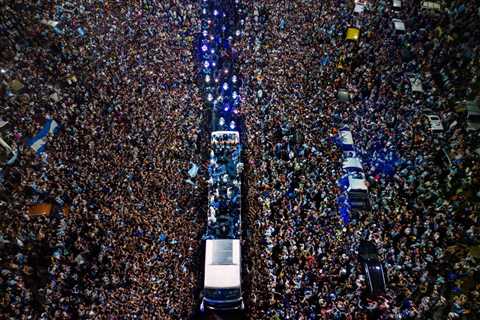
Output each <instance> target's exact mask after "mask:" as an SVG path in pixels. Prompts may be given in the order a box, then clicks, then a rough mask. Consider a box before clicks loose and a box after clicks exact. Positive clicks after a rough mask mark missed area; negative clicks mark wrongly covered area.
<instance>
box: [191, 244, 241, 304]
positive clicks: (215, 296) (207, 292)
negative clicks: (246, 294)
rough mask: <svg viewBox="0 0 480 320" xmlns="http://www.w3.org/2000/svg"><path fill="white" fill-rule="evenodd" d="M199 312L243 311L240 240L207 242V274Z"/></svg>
mask: <svg viewBox="0 0 480 320" xmlns="http://www.w3.org/2000/svg"><path fill="white" fill-rule="evenodd" d="M204 276H205V277H204V289H203V300H202V303H201V305H200V310H201V311H202V312H203V311H205V310H206V309H210V310H243V309H244V304H243V298H242V286H241V251H240V240H239V239H215V240H206V241H205V275H204Z"/></svg>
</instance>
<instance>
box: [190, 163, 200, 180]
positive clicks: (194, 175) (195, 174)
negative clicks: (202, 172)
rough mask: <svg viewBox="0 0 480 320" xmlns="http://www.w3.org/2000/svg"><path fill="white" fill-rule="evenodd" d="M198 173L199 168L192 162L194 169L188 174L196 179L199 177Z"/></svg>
mask: <svg viewBox="0 0 480 320" xmlns="http://www.w3.org/2000/svg"><path fill="white" fill-rule="evenodd" d="M197 173H198V166H197V165H196V164H195V163H193V162H192V167H191V168H190V170H188V174H189V175H190V177H192V178H195V177H196V176H197Z"/></svg>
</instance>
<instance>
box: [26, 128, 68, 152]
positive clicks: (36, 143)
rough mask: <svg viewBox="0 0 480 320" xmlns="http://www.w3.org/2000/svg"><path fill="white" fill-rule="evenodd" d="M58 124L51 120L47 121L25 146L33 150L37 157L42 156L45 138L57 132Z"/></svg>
mask: <svg viewBox="0 0 480 320" xmlns="http://www.w3.org/2000/svg"><path fill="white" fill-rule="evenodd" d="M59 128H60V127H59V125H58V123H57V122H56V121H55V120H53V119H48V120H47V121H46V122H45V124H44V125H43V128H42V129H41V130H40V131H39V132H38V133H37V134H36V135H35V136H34V137H33V138H31V139H29V140H28V141H27V145H28V146H29V147H30V148H32V149H33V150H35V153H36V154H37V155H40V154H42V153H43V152H44V151H45V146H46V144H47V136H48V135H49V134H52V135H53V134H55V133H57V131H58V130H59Z"/></svg>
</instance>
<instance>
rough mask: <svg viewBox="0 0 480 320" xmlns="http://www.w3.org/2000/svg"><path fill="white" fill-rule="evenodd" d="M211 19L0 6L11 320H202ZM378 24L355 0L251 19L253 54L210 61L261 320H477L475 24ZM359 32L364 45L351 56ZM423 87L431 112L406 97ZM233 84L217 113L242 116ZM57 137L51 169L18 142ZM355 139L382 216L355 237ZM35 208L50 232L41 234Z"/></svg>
mask: <svg viewBox="0 0 480 320" xmlns="http://www.w3.org/2000/svg"><path fill="white" fill-rule="evenodd" d="M198 2H200V1H187V0H169V1H159V0H142V1H139V2H130V1H127V2H118V1H107V0H106V1H100V2H95V1H91V0H82V1H80V2H77V3H74V4H73V3H70V2H67V1H63V2H59V3H51V2H42V3H35V4H34V3H32V4H29V3H25V2H22V1H13V2H11V1H2V0H0V16H1V19H0V46H1V48H2V50H0V82H1V85H0V103H1V105H2V108H1V109H0V120H1V123H2V127H1V128H0V129H1V130H2V131H1V135H2V138H3V139H4V140H5V141H7V142H8V143H9V145H10V146H11V147H12V149H15V150H18V157H17V159H16V161H15V162H14V163H13V164H9V165H6V166H3V167H2V170H1V171H0V210H1V212H2V214H1V215H0V224H1V227H0V252H1V255H0V301H1V304H0V312H1V314H2V315H5V316H6V317H7V318H10V319H27V318H32V317H33V318H38V319H60V318H67V319H70V318H83V319H96V318H112V319H120V318H141V319H150V318H152V319H153V318H158V319H187V318H189V317H190V316H191V315H192V314H193V313H194V309H195V308H196V306H197V303H198V300H199V295H198V293H199V289H200V288H201V280H200V279H199V275H200V274H201V273H200V270H201V269H202V266H201V258H200V252H201V243H202V240H201V239H202V238H203V237H204V235H205V230H207V231H208V229H207V225H208V223H207V219H208V220H209V221H212V219H217V218H218V216H217V214H216V213H215V214H213V215H212V214H211V212H210V211H209V209H208V204H209V201H210V200H209V199H208V196H207V185H208V181H207V179H208V175H209V171H208V160H207V159H208V158H209V154H208V151H209V150H211V146H210V138H209V136H208V133H209V131H210V130H211V128H210V121H209V116H208V115H210V113H211V110H210V109H211V106H210V105H208V102H209V96H208V95H207V96H206V94H205V92H204V82H205V81H207V76H208V77H211V78H208V79H210V80H211V81H214V79H215V78H216V77H217V76H218V77H220V78H222V77H223V76H222V75H218V74H212V75H210V74H202V73H201V72H202V71H199V69H201V68H202V66H200V68H199V67H198V59H197V58H198V57H197V56H196V51H197V49H199V48H198V45H199V42H198V41H196V38H195V37H196V36H197V35H198V36H199V37H201V25H202V22H201V20H202V19H201V15H202V8H201V4H200V3H198ZM215 3H216V2H215ZM365 3H366V5H365V11H364V12H363V13H354V12H353V11H354V10H353V9H354V4H353V2H349V1H340V0H328V1H314V0H302V1H300V0H298V1H272V0H265V1H244V2H243V5H244V8H245V17H242V21H241V24H242V29H241V31H240V30H239V31H238V32H239V33H240V32H241V36H240V37H238V39H235V41H233V42H229V43H228V45H229V46H230V45H231V48H230V49H229V50H228V54H226V55H225V57H223V56H222V57H217V58H219V59H220V60H221V61H226V62H225V63H226V64H225V66H223V63H222V68H219V70H220V72H221V70H223V67H227V68H231V66H230V65H228V63H227V62H228V61H233V60H231V59H227V58H228V57H230V58H231V56H235V59H234V60H235V64H236V68H239V74H238V81H239V83H241V88H240V89H239V92H238V96H239V97H242V98H241V103H240V105H241V108H237V113H238V118H241V119H243V121H244V125H242V127H241V128H242V130H243V131H242V132H241V135H242V144H243V146H242V147H243V149H244V150H245V152H244V155H243V156H244V159H243V160H244V162H245V170H244V171H243V174H244V181H245V185H246V186H247V187H246V188H245V192H246V193H245V194H244V195H243V197H242V201H243V206H242V207H243V208H245V210H244V211H243V212H242V215H243V217H244V221H243V223H244V225H243V226H242V230H244V232H243V235H242V236H243V241H242V244H243V245H244V247H243V248H245V249H244V250H243V261H244V264H243V267H244V271H245V272H244V290H243V291H244V299H245V302H246V307H247V318H249V319H427V318H431V319H447V318H448V319H475V317H476V316H477V315H478V314H480V306H479V304H478V301H479V300H480V298H479V295H480V270H479V267H478V266H479V251H480V250H479V247H478V246H479V236H478V234H479V221H478V212H479V204H478V203H479V201H480V193H479V190H480V178H479V177H480V165H479V155H478V154H477V153H476V151H475V150H478V147H479V145H478V141H480V138H479V136H478V132H475V131H467V130H466V129H465V128H466V126H465V125H464V124H465V116H464V115H463V114H462V113H459V112H457V111H458V110H459V109H461V106H462V105H463V104H464V101H465V100H469V101H473V102H472V103H478V100H479V98H478V97H479V87H480V86H479V83H480V79H479V78H478V72H479V67H478V66H479V65H480V46H479V44H478V41H477V39H478V32H479V31H478V30H480V28H479V21H480V11H479V9H478V7H476V6H475V3H474V2H473V1H464V0H447V1H444V2H442V9H441V10H439V11H428V10H425V9H422V6H421V3H419V2H417V1H410V0H409V1H406V0H405V1H402V4H401V8H393V6H392V3H391V1H386V0H370V1H365ZM226 12H227V13H228V11H226ZM393 18H400V19H402V20H403V21H404V23H405V26H406V32H405V33H397V32H396V31H395V30H394V26H393V23H392V19H393ZM238 22H239V21H236V23H238ZM348 27H356V28H358V29H359V30H360V35H359V39H358V40H355V39H353V40H346V39H345V34H346V30H347V28H348ZM218 32H221V30H220V31H218ZM235 32H236V31H235ZM222 45H223V44H222V43H218V46H220V47H221V46H222ZM201 46H202V43H200V47H201ZM200 50H203V48H200ZM212 54H213V53H212ZM227 56H228V57H227ZM229 70H233V69H229ZM412 73H415V74H419V75H420V76H421V81H422V85H423V91H424V93H420V92H418V93H416V92H413V90H412V86H411V83H410V77H409V75H410V74H412ZM199 74H200V75H201V76H200V77H198V75H199ZM225 77H226V76H225ZM197 78H200V82H201V83H202V84H201V85H198V84H197V83H196V81H195V80H198V79H197ZM226 78H228V79H232V81H233V78H231V77H230V76H228V77H226ZM222 79H223V78H222ZM222 82H223V80H222V81H220V86H219V87H218V90H217V91H211V92H210V93H211V94H212V98H211V99H212V100H213V99H214V97H213V95H214V94H215V95H217V94H219V93H221V92H225V91H229V94H231V96H232V99H233V100H232V101H231V107H235V108H236V107H238V104H237V103H238V102H237V101H240V98H238V99H237V97H236V96H235V97H233V92H230V91H231V88H229V89H225V88H224V87H223V83H222ZM222 90H223V91H222ZM340 91H343V92H347V93H348V99H346V100H347V101H344V100H345V99H339V94H338V93H339V92H340ZM235 94H236V93H235ZM210 102H211V101H210ZM222 105H223V104H222ZM427 110H428V111H427ZM227 112H228V110H226V111H222V110H220V113H221V114H222V115H223V113H225V114H226V113H227ZM426 112H429V113H435V114H437V115H438V116H439V117H440V118H441V119H442V122H443V124H444V131H443V133H440V134H437V133H433V132H432V131H431V130H430V123H429V121H428V119H427V118H426V117H425V114H426ZM235 117H237V116H235ZM52 119H53V120H55V121H56V122H57V123H58V124H59V129H58V131H57V132H56V133H55V135H50V136H49V137H48V138H47V139H46V148H45V149H44V150H43V149H41V151H40V152H38V151H36V150H35V149H33V148H31V147H30V146H29V145H28V144H26V143H25V141H27V140H28V139H29V138H31V137H33V136H35V134H36V133H38V132H39V130H41V128H42V126H43V125H44V123H45V122H46V121H48V120H52ZM225 119H226V125H227V127H228V125H230V124H231V119H230V118H228V117H227V116H225ZM214 120H219V119H214ZM344 125H348V126H349V127H350V129H351V130H352V132H353V136H354V140H355V145H356V146H357V150H358V153H359V155H360V156H361V158H362V162H363V169H364V172H365V175H366V178H367V180H368V186H369V195H370V202H371V208H370V209H369V210H362V211H353V212H350V215H351V216H350V219H349V220H348V221H345V219H342V218H341V216H340V214H339V211H338V206H337V203H338V197H339V195H340V193H341V190H340V187H339V184H338V179H339V178H340V177H341V176H342V168H341V162H342V153H341V150H340V149H339V147H338V145H337V141H338V139H337V138H338V137H337V136H338V130H339V128H341V127H342V126H344ZM227 150H228V152H227V154H226V155H225V156H224V158H225V159H221V157H220V158H219V157H218V156H216V157H213V160H214V161H216V162H218V165H219V166H222V165H224V166H228V163H229V161H227V160H228V157H230V156H231V152H233V153H235V155H234V156H232V157H235V159H238V156H239V154H238V153H239V152H238V150H237V149H235V150H230V149H229V148H227ZM224 151H225V150H224ZM228 153H230V154H228ZM387 155H388V156H387ZM386 164H388V165H386ZM192 166H193V167H195V168H198V174H197V173H196V172H195V174H189V171H190V170H189V169H190V168H192ZM225 170H227V171H228V170H230V171H232V172H233V171H234V170H236V171H241V168H238V167H237V168H233V167H231V168H225ZM219 178H220V176H219ZM238 185H239V182H238V181H237V182H236V184H235V188H237V187H238ZM224 191H225V192H224V194H222V195H221V196H222V197H223V198H228V199H231V198H234V197H236V196H238V190H234V191H235V192H232V190H230V191H229V190H224ZM218 196H220V195H218ZM214 200H215V199H213V201H214ZM41 203H50V204H52V205H53V208H54V209H53V212H52V213H51V214H49V215H45V216H31V215H29V208H30V207H31V206H32V205H34V204H41ZM217 205H219V204H218V203H217V204H215V203H213V206H214V207H215V206H217ZM220 210H223V209H222V208H220ZM215 222H216V221H215ZM237 227H238V226H234V229H236V228H237ZM207 235H208V232H207ZM365 240H368V241H370V242H372V243H374V244H375V245H376V247H377V250H378V252H379V253H380V257H381V260H382V261H383V262H384V264H385V267H386V272H387V275H388V284H387V285H388V288H387V292H386V293H385V294H384V295H382V296H378V297H373V296H371V295H370V294H369V292H368V286H367V284H366V279H365V276H364V273H363V270H362V268H361V266H360V264H359V262H358V245H359V243H360V242H361V241H365Z"/></svg>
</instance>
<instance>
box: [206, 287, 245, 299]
mask: <svg viewBox="0 0 480 320" xmlns="http://www.w3.org/2000/svg"><path fill="white" fill-rule="evenodd" d="M240 297H241V294H240V288H231V289H205V298H207V299H212V300H234V299H239V298H240Z"/></svg>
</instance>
